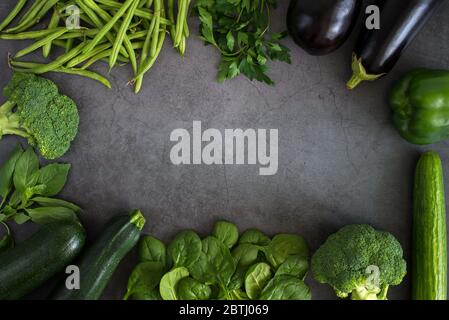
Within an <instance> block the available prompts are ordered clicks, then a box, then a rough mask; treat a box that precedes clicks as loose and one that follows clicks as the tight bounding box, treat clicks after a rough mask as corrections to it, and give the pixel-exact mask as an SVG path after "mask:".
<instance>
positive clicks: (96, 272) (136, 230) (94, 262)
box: [50, 210, 145, 300]
mask: <svg viewBox="0 0 449 320" xmlns="http://www.w3.org/2000/svg"><path fill="white" fill-rule="evenodd" d="M144 224H145V218H144V217H143V215H142V213H141V212H140V211H139V210H135V211H133V212H131V213H130V214H129V215H124V216H118V217H115V218H114V219H112V220H111V221H110V222H109V223H108V224H107V226H106V227H105V230H104V231H103V232H102V234H101V235H100V237H99V238H98V239H97V240H96V241H95V242H94V244H93V245H92V246H90V247H89V248H87V249H86V251H85V252H84V253H83V254H82V255H81V256H80V258H79V261H77V263H76V265H77V266H78V267H79V270H80V289H78V290H69V289H67V288H66V286H65V282H63V283H61V284H60V286H58V287H57V288H56V290H55V291H54V292H53V294H52V295H51V296H50V298H51V299H55V300H97V299H99V298H100V296H101V294H102V293H103V290H104V288H105V287H106V285H107V284H108V282H109V279H110V278H111V277H112V274H113V273H114V271H115V269H116V268H117V266H118V264H119V263H120V261H121V260H122V259H123V257H124V256H125V255H126V254H127V253H128V252H129V251H130V250H131V249H132V248H133V247H134V246H135V245H136V243H137V242H138V241H139V238H140V231H141V230H142V228H143V226H144Z"/></svg>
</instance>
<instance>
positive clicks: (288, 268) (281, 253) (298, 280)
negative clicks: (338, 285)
mask: <svg viewBox="0 0 449 320" xmlns="http://www.w3.org/2000/svg"><path fill="white" fill-rule="evenodd" d="M139 261H141V262H140V263H139V264H138V265H137V266H136V267H135V269H134V271H133V272H132V274H131V276H130V278H129V282H128V290H127V293H126V295H125V299H127V298H133V299H137V300H156V299H161V298H162V299H164V300H178V299H182V300H207V299H227V300H249V299H310V290H309V288H308V287H307V286H306V285H305V284H304V282H303V280H304V277H305V275H306V273H307V268H308V249H307V246H306V245H305V242H304V240H303V239H302V238H301V237H299V236H296V235H288V234H280V235H277V236H275V237H274V238H273V239H272V240H271V239H270V238H269V237H267V236H266V235H264V234H263V233H262V232H260V231H258V230H254V229H252V230H248V231H246V232H244V233H243V235H242V236H241V237H240V239H239V233H238V229H237V226H235V225H234V224H232V223H230V222H227V221H218V222H217V223H216V224H215V226H214V228H213V231H212V235H210V236H206V237H205V238H204V239H202V240H201V239H200V237H199V236H198V235H197V234H196V233H195V232H193V231H191V230H187V231H182V232H181V233H179V234H178V235H177V236H176V237H175V238H174V240H173V241H172V242H171V243H170V245H169V246H168V249H167V250H166V249H165V245H164V244H163V243H162V242H161V241H160V240H158V239H156V238H154V237H151V236H145V237H143V238H142V240H141V242H140V245H139ZM145 263H151V265H150V266H145V265H144V264H145ZM155 264H157V266H158V268H157V270H154V265H155ZM161 268H162V270H163V272H164V273H165V274H163V275H161V273H160V270H161ZM150 273H151V274H150ZM156 280H158V281H156ZM159 280H160V281H159ZM158 293H159V294H158Z"/></svg>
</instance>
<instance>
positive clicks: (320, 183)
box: [0, 1, 449, 299]
mask: <svg viewBox="0 0 449 320" xmlns="http://www.w3.org/2000/svg"><path fill="white" fill-rule="evenodd" d="M281 2H283V3H282V5H281V6H280V7H279V8H278V10H276V11H275V12H273V24H274V29H276V30H283V29H284V28H285V27H284V21H285V18H284V17H285V15H286V10H287V1H281ZM14 3H15V1H1V2H0V19H1V18H2V17H3V16H5V15H6V13H7V12H9V9H10V8H11V7H12V5H13V4H14ZM448 14H449V3H445V4H444V5H443V7H442V9H441V10H440V11H439V12H438V13H437V14H436V15H435V16H434V17H433V18H432V20H431V21H430V23H429V24H428V25H427V26H426V27H425V28H424V30H423V31H422V32H421V33H420V34H419V36H418V37H417V39H416V40H415V41H414V42H413V44H412V45H411V46H410V47H409V48H408V50H407V52H406V53H405V54H404V55H403V57H402V59H401V61H400V63H399V64H398V65H397V67H396V69H395V70H394V72H392V73H391V74H390V75H389V76H388V77H386V78H384V79H382V80H380V81H377V82H376V83H366V84H363V85H361V86H360V87H359V88H358V89H357V90H355V91H354V92H350V91H348V90H346V88H345V81H346V80H347V79H348V77H349V76H350V58H351V49H352V47H353V41H354V36H355V35H356V33H357V32H354V34H353V37H352V38H351V40H349V41H348V43H347V44H346V45H345V46H344V47H343V48H341V49H340V50H338V51H337V52H335V53H333V54H331V55H328V56H324V57H312V56H309V55H307V54H306V53H305V52H304V51H303V50H301V49H300V48H298V47H297V46H295V45H294V44H293V43H292V41H291V40H290V39H286V40H285V44H286V45H287V46H289V47H290V48H291V49H292V58H293V63H292V64H291V65H287V64H282V63H272V64H271V71H270V75H271V76H272V78H273V79H274V80H275V81H276V86H274V87H268V86H266V85H263V84H261V83H257V82H251V81H249V80H247V79H246V78H244V77H239V78H237V79H235V80H233V81H229V82H226V83H225V84H218V83H217V82H216V81H215V74H216V65H217V62H218V58H219V56H218V54H217V51H216V50H214V49H213V48H212V47H206V46H203V45H202V43H201V41H200V40H199V39H198V37H197V35H196V29H197V28H196V25H197V20H196V19H195V18H192V20H191V26H192V27H191V29H192V30H194V31H195V34H194V35H193V36H192V37H191V39H190V40H189V41H188V50H187V54H186V56H185V58H184V59H182V58H180V57H179V56H178V55H177V54H176V53H175V51H174V50H173V49H172V48H171V45H170V42H169V41H167V42H166V44H165V47H164V49H163V52H162V53H161V55H160V57H159V59H158V61H157V63H156V64H155V66H154V68H153V69H152V70H151V72H150V73H149V74H148V75H147V76H146V78H145V82H144V87H143V90H142V92H141V94H140V95H135V94H134V93H133V92H132V91H131V89H130V88H128V87H127V86H126V83H127V81H128V80H129V79H130V77H131V74H130V68H128V67H122V68H117V69H114V70H113V71H112V73H111V74H110V75H109V77H110V78H111V82H112V84H113V86H114V88H113V89H112V90H107V89H105V88H104V87H102V86H101V85H99V84H97V83H96V82H93V81H90V80H86V79H83V78H77V77H74V76H65V75H54V74H49V75H48V77H49V78H51V79H53V80H54V81H56V82H57V84H58V85H59V86H60V89H61V91H62V92H63V93H65V94H67V95H69V96H71V97H72V98H74V99H75V100H76V101H77V103H78V104H79V107H80V116H81V125H80V131H79V135H78V138H77V140H76V141H75V143H74V144H73V147H72V149H71V150H70V152H69V153H67V154H66V155H65V156H64V157H63V158H62V159H61V160H62V161H66V162H69V163H71V164H72V171H71V174H70V179H69V182H68V184H67V186H66V188H65V190H64V192H63V194H62V196H63V197H64V198H66V199H69V200H71V201H74V202H76V203H78V204H80V205H81V206H82V207H83V208H84V209H85V212H84V213H83V215H82V216H81V219H82V221H83V222H84V225H85V226H86V229H87V231H88V235H89V239H90V240H92V239H93V238H95V236H96V235H97V234H98V232H100V231H101V229H102V226H103V224H104V223H105V222H106V221H107V220H108V219H109V218H110V217H111V216H114V215H116V214H121V213H124V212H126V211H128V210H129V209H131V208H141V210H142V211H143V212H144V213H145V215H146V217H147V220H148V223H147V225H146V227H145V230H144V231H145V232H146V233H150V234H152V235H155V236H157V237H160V238H162V239H164V240H167V241H168V240H169V239H171V238H172V237H173V236H174V235H175V234H176V233H177V232H178V231H180V230H182V229H186V228H193V229H195V230H198V231H199V232H203V233H206V232H209V230H210V229H211V227H212V225H213V223H214V221H215V220H217V219H228V220H231V221H233V222H235V223H237V224H238V226H239V227H240V229H241V230H242V231H243V230H245V229H246V228H250V227H255V228H259V229H262V230H263V231H265V232H266V233H268V234H275V233H279V232H290V233H299V234H301V235H303V236H304V237H305V238H306V239H307V241H308V242H309V244H310V247H311V248H312V250H315V249H316V248H317V247H318V246H319V245H320V243H322V242H323V241H324V240H325V239H326V237H327V236H328V235H329V234H330V233H332V232H334V231H336V230H337V229H338V228H339V227H341V226H343V225H345V224H350V223H369V224H372V225H373V226H375V227H378V228H381V229H385V230H388V231H390V232H392V233H393V234H394V235H395V236H396V237H397V238H398V239H399V241H400V242H401V243H402V245H403V247H404V250H405V254H406V256H407V257H409V256H410V236H411V234H410V229H411V205H410V203H411V187H412V175H413V170H414V166H415V164H416V161H417V159H418V156H419V154H420V152H422V151H423V150H427V149H429V148H427V147H426V148H419V147H416V146H413V145H411V144H408V143H407V142H405V141H404V140H402V139H401V138H400V137H399V135H398V134H397V133H396V131H395V130H394V128H393V126H392V124H391V115H390V109H389V107H388V105H387V103H386V94H387V92H388V89H389V88H390V87H391V84H392V82H393V81H394V80H396V79H397V78H398V77H399V76H400V75H401V74H402V73H403V72H405V71H407V70H409V69H411V68H415V67H433V68H449V42H448V36H449V22H448V20H447V16H448ZM24 46H25V43H23V42H8V41H1V42H0V57H1V59H0V70H1V71H0V74H1V77H0V87H4V86H5V85H6V83H7V81H8V80H9V78H10V76H11V71H10V69H9V68H8V65H7V59H6V58H7V53H8V52H16V51H17V50H18V49H19V48H22V47H24ZM97 70H98V71H100V72H102V73H104V74H105V73H107V66H106V65H103V64H100V66H99V67H98V69H97ZM193 120H201V121H202V122H203V128H217V129H224V128H267V129H269V128H276V129H279V171H278V174H277V175H275V176H265V177H262V176H259V175H258V166H235V165H234V166H233V165H229V166H206V165H200V166H180V167H178V166H174V165H172V164H171V162H170V158H169V152H170V148H171V146H172V143H170V140H169V134H170V132H171V131H172V130H173V129H176V128H186V129H190V128H191V127H192V121H193ZM17 141H21V142H22V143H24V141H22V140H18V139H15V138H13V137H5V138H4V139H3V140H2V141H1V143H0V161H1V162H3V160H4V159H5V158H6V156H7V155H8V153H9V151H10V150H12V148H13V147H14V145H15V144H16V143H17ZM448 146H449V145H448V143H447V142H445V143H439V144H435V145H433V146H431V148H432V149H433V150H436V151H438V152H439V153H440V155H441V156H442V159H443V162H444V164H445V167H447V165H448V164H449V148H448ZM448 183H449V179H446V188H447V189H448V190H449V185H448ZM33 229H34V226H32V225H27V226H23V227H20V228H17V227H15V230H16V233H17V235H18V237H19V238H24V237H26V236H27V235H28V234H29V233H30V232H31V231H32V230H33ZM134 263H135V258H134V257H133V255H130V256H128V257H127V258H126V259H125V261H123V263H122V264H121V265H120V267H119V269H118V270H117V272H116V273H115V275H114V277H113V279H112V281H111V283H110V285H109V286H108V288H107V290H106V291H105V294H104V298H106V299H120V298H121V297H122V295H123V293H124V290H125V286H126V282H127V277H128V275H129V273H130V270H131V269H132V267H133V265H134ZM308 282H309V283H310V285H311V287H312V292H313V295H314V298H316V299H332V298H334V294H333V292H332V291H331V290H330V289H329V288H328V287H327V286H325V285H319V284H317V283H315V282H314V281H312V280H311V279H310V277H309V279H308ZM49 287H50V285H47V286H46V288H43V289H42V290H40V292H39V293H37V294H35V295H33V296H32V297H44V296H45V292H46V290H47V289H48V288H49ZM409 289H410V288H409V281H408V279H406V280H405V282H404V283H403V284H402V285H401V286H400V287H393V288H391V289H390V290H391V293H390V298H392V299H406V298H409Z"/></svg>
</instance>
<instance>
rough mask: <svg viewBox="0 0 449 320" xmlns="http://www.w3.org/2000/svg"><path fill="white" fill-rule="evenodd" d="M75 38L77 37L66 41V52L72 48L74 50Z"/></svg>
mask: <svg viewBox="0 0 449 320" xmlns="http://www.w3.org/2000/svg"><path fill="white" fill-rule="evenodd" d="M74 40H75V39H73V38H70V39H67V42H66V43H65V48H64V49H65V52H66V53H67V52H69V51H70V50H72V48H73V42H74Z"/></svg>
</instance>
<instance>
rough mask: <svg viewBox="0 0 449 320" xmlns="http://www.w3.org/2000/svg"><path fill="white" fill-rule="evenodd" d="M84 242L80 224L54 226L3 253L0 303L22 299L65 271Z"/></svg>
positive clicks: (46, 227)
mask: <svg viewBox="0 0 449 320" xmlns="http://www.w3.org/2000/svg"><path fill="white" fill-rule="evenodd" d="M84 240H85V232H84V229H83V227H82V226H81V224H80V223H79V222H78V221H63V222H53V223H49V224H46V225H43V226H42V227H41V228H40V229H39V230H38V231H37V232H36V233H35V234H34V235H32V236H31V237H30V238H29V239H27V240H25V241H24V242H22V243H19V244H18V245H17V246H16V247H15V248H13V249H9V250H7V251H5V252H2V253H0V300H4V299H11V300H14V299H19V298H21V297H23V296H24V295H26V294H28V293H30V292H31V291H32V290H34V289H36V288H37V287H39V286H40V285H42V284H43V283H44V282H45V281H47V280H48V279H49V278H50V277H52V276H54V275H55V274H56V273H57V272H60V271H62V270H63V269H64V267H65V266H67V265H68V264H69V263H70V262H71V261H72V260H73V259H74V258H75V257H76V256H77V255H78V254H79V252H80V251H81V248H82V247H83V245H84Z"/></svg>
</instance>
